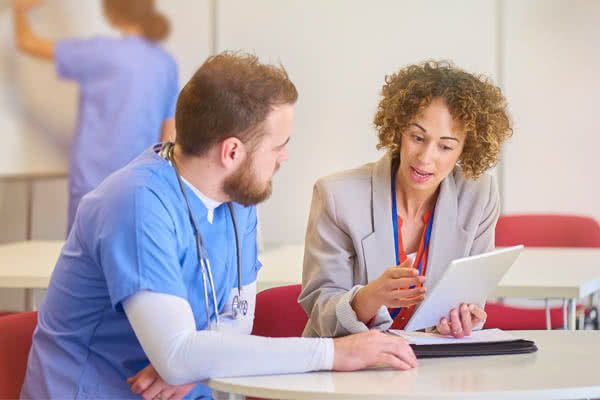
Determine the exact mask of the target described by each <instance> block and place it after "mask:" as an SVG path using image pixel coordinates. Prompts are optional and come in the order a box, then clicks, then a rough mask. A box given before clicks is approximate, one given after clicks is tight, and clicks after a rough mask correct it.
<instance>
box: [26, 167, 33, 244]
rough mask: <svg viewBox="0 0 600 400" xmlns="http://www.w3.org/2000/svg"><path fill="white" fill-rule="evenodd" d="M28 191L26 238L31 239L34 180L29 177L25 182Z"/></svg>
mask: <svg viewBox="0 0 600 400" xmlns="http://www.w3.org/2000/svg"><path fill="white" fill-rule="evenodd" d="M25 185H26V186H25V187H26V191H27V200H26V201H27V205H26V206H27V210H26V211H25V212H26V214H25V240H31V231H32V221H31V219H32V214H33V181H32V180H31V179H28V180H27V182H26V183H25Z"/></svg>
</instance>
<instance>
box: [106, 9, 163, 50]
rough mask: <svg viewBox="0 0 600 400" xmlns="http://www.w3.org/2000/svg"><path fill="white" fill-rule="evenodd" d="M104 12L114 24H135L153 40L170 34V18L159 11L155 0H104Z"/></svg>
mask: <svg viewBox="0 0 600 400" xmlns="http://www.w3.org/2000/svg"><path fill="white" fill-rule="evenodd" d="M103 4H104V14H105V15H106V17H107V18H108V19H109V20H110V22H111V23H112V24H114V25H117V26H118V25H121V24H135V25H138V26H140V27H141V28H142V35H143V36H144V37H145V38H146V39H148V40H151V41H153V42H158V41H161V40H163V39H166V38H167V36H169V31H170V24H169V20H168V19H167V18H166V17H165V16H164V15H162V14H160V13H158V12H157V11H156V9H155V7H154V0H104V2H103Z"/></svg>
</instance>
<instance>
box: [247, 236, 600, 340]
mask: <svg viewBox="0 0 600 400" xmlns="http://www.w3.org/2000/svg"><path fill="white" fill-rule="evenodd" d="M303 255H304V245H303V244H302V243H295V244H288V245H283V246H280V247H275V248H271V249H269V250H267V251H265V252H263V253H261V254H259V256H258V258H259V259H260V260H261V262H262V263H263V267H262V269H261V270H260V272H259V274H258V283H257V288H258V290H259V291H261V290H264V289H268V288H270V287H274V286H282V285H293V284H298V283H301V282H302V258H303ZM599 290H600V249H588V248H549V247H543V248H542V247H537V248H536V247H526V248H525V249H524V250H523V252H522V253H521V255H520V256H519V258H518V259H517V261H516V262H515V264H514V265H513V266H512V267H511V268H510V270H509V271H508V273H507V274H506V276H505V277H504V278H503V279H502V281H500V284H499V285H498V287H497V289H496V291H495V293H494V296H495V297H525V298H531V299H548V298H560V299H566V300H567V301H568V318H567V320H568V327H569V328H570V329H575V306H576V303H577V300H579V299H582V298H584V297H586V296H589V295H591V294H594V293H595V292H598V291H599Z"/></svg>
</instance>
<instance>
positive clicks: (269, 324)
mask: <svg viewBox="0 0 600 400" xmlns="http://www.w3.org/2000/svg"><path fill="white" fill-rule="evenodd" d="M301 289H302V285H289V286H280V287H274V288H271V289H267V290H264V291H262V292H260V293H258V294H257V295H256V309H255V311H254V327H253V329H252V334H253V335H257V336H268V337H296V336H302V331H303V330H304V326H305V325H306V322H307V321H308V316H307V315H306V313H305V312H304V309H302V307H300V304H298V296H299V295H300V290H301Z"/></svg>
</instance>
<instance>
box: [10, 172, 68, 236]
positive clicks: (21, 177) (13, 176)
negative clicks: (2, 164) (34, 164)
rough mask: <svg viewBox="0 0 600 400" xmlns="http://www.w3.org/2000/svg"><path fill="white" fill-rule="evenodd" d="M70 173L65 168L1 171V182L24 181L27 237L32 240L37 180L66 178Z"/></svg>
mask: <svg viewBox="0 0 600 400" xmlns="http://www.w3.org/2000/svg"><path fill="white" fill-rule="evenodd" d="M67 176H68V173H67V171H66V170H63V169H55V170H28V171H0V182H7V183H10V182H24V183H25V191H26V205H25V207H26V208H25V239H26V240H31V233H32V227H33V221H32V220H31V217H32V214H33V200H34V199H33V184H34V183H35V182H37V181H47V180H55V179H62V178H66V177H67Z"/></svg>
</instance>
